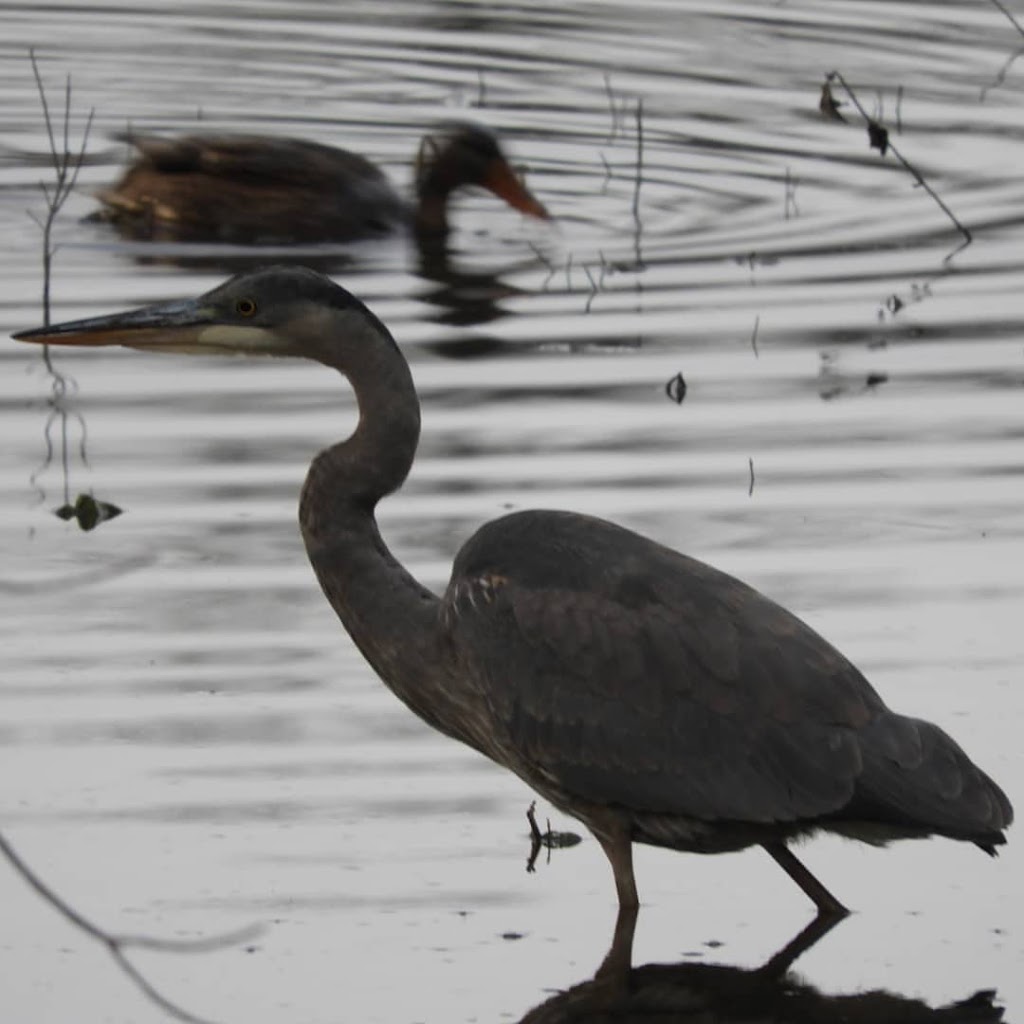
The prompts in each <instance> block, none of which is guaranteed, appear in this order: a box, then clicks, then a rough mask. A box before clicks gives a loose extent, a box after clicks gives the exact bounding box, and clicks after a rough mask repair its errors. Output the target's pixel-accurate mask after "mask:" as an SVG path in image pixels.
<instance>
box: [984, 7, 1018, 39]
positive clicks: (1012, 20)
mask: <svg viewBox="0 0 1024 1024" xmlns="http://www.w3.org/2000/svg"><path fill="white" fill-rule="evenodd" d="M991 3H992V6H993V7H997V8H998V9H999V10H1000V11H1002V12H1003V14H1005V15H1006V17H1007V19H1008V20H1009V22H1010V24H1011V25H1012V26H1013V27H1014V28H1015V29H1016V30H1017V31H1018V32H1019V33H1020V34H1021V35H1022V36H1024V27H1022V26H1021V23H1020V22H1019V21H1018V20H1017V19H1016V18H1015V17H1014V16H1013V14H1012V13H1011V12H1010V10H1009V8H1007V7H1006V6H1005V4H1002V3H1000V2H999V0H991Z"/></svg>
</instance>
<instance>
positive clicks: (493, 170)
mask: <svg viewBox="0 0 1024 1024" xmlns="http://www.w3.org/2000/svg"><path fill="white" fill-rule="evenodd" d="M482 184H483V187H484V188H485V189H487V190H488V191H489V192H493V193H494V194H495V195H496V196H497V197H498V198H499V199H504V200H505V202H506V203H508V205H509V206H511V207H513V209H516V210H519V212H520V213H525V214H526V215H527V216H528V217H538V218H540V219H541V220H550V219H551V215H550V214H549V213H548V211H547V209H545V207H544V204H543V203H541V202H540V200H539V199H537V197H536V196H534V195H533V193H532V192H530V190H529V189H528V188H527V187H526V186H525V185H524V184H523V183H522V182H521V181H520V180H519V179H518V178H517V177H516V175H515V172H514V171H513V170H512V168H511V167H509V165H508V164H507V163H505V161H504V160H493V161H492V162H491V164H490V166H489V167H488V169H487V177H486V178H484V180H483V182H482Z"/></svg>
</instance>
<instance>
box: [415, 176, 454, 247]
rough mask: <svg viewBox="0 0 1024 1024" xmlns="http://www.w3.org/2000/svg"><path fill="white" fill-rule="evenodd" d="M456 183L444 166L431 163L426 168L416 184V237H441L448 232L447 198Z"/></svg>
mask: <svg viewBox="0 0 1024 1024" xmlns="http://www.w3.org/2000/svg"><path fill="white" fill-rule="evenodd" d="M456 188H458V183H457V182H456V181H455V180H453V179H452V178H451V175H450V174H448V173H447V172H446V169H445V168H444V166H442V165H439V164H433V165H431V166H430V167H428V168H426V169H425V170H424V173H423V178H422V179H421V180H420V181H419V182H417V185H416V209H415V211H414V213H413V221H414V224H413V226H414V228H415V231H416V235H417V237H419V238H421V239H423V238H428V239H429V238H431V237H433V238H443V237H445V236H446V235H447V234H448V230H449V227H448V200H449V198H450V197H451V194H452V192H454V191H455V189H456Z"/></svg>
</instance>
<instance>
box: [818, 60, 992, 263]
mask: <svg viewBox="0 0 1024 1024" xmlns="http://www.w3.org/2000/svg"><path fill="white" fill-rule="evenodd" d="M827 79H828V81H830V82H832V81H836V82H838V83H839V84H840V85H841V86H842V87H843V90H844V91H845V92H846V95H847V96H849V97H850V101H851V102H852V103H853V105H854V106H855V107H856V108H857V110H858V111H859V112H860V115H861V117H863V118H864V121H865V122H866V124H867V126H868V139H869V141H870V144H871V146H872V148H874V149H877V150H878V151H879V152H880V153H881V154H882V155H883V156H885V153H886V151H887V150H888V151H889V152H891V153H892V155H893V156H894V157H896V159H897V160H898V161H899V162H900V163H901V164H902V165H903V167H904V169H906V170H907V171H909V172H910V174H911V175H912V176H913V178H914V180H915V181H916V182H917V183H918V185H920V186H921V188H923V189H924V190H925V192H927V193H928V195H930V196H931V197H932V199H933V200H934V201H935V202H936V203H937V204H938V206H939V208H940V209H941V210H942V212H943V213H944V214H945V215H946V216H947V217H948V218H949V219H950V220H951V221H952V222H953V225H954V226H955V227H956V229H957V230H958V231H959V232H960V233H961V234H962V235H963V236H964V241H963V243H962V244H960V245H958V246H957V247H956V248H955V249H953V251H952V252H950V253H947V254H946V256H944V257H943V260H942V262H943V263H948V262H949V261H950V260H951V259H952V258H953V257H954V256H956V254H957V253H959V252H960V251H961V250H962V249H965V248H966V247H967V246H968V245H970V244H971V242H972V241H973V240H974V237H973V235H972V234H971V232H970V231H969V230H968V229H967V228H966V227H965V226H964V225H963V224H962V223H961V222H960V220H959V219H958V218H957V216H956V214H955V213H953V211H952V210H951V209H950V208H949V207H948V206H947V205H946V204H945V202H943V200H942V197H941V196H940V195H939V194H938V193H937V192H936V191H935V189H933V188H932V187H931V185H929V184H928V182H927V181H925V179H924V176H923V175H922V174H921V172H920V171H919V170H918V169H917V168H916V167H915V166H914V165H913V164H912V163H910V161H909V160H907V159H906V157H904V156H903V154H902V153H900V151H899V150H898V149H897V148H896V147H895V146H894V145H893V144H892V140H891V139H890V138H889V133H888V131H887V130H886V129H885V128H884V127H883V126H882V125H881V124H880V123H879V122H878V121H877V120H875V119H874V118H873V117H871V115H870V114H868V112H867V111H866V110H865V109H864V107H863V106H862V104H861V102H860V100H859V99H858V98H857V96H856V94H855V93H854V91H853V90H852V89H851V88H850V86H849V85H847V83H846V79H845V78H843V76H842V75H841V74H840V73H839V72H838V71H830V72H829V73H828V75H827Z"/></svg>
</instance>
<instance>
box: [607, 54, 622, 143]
mask: <svg viewBox="0 0 1024 1024" xmlns="http://www.w3.org/2000/svg"><path fill="white" fill-rule="evenodd" d="M604 91H605V92H606V93H607V94H608V109H609V110H611V112H612V130H611V134H610V135H609V136H608V141H609V142H614V141H615V139H616V138H617V137H618V134H619V108H618V107H617V106H616V105H615V93H614V92H613V91H612V76H611V75H609V74H608V72H607V71H606V72H605V73H604Z"/></svg>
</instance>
